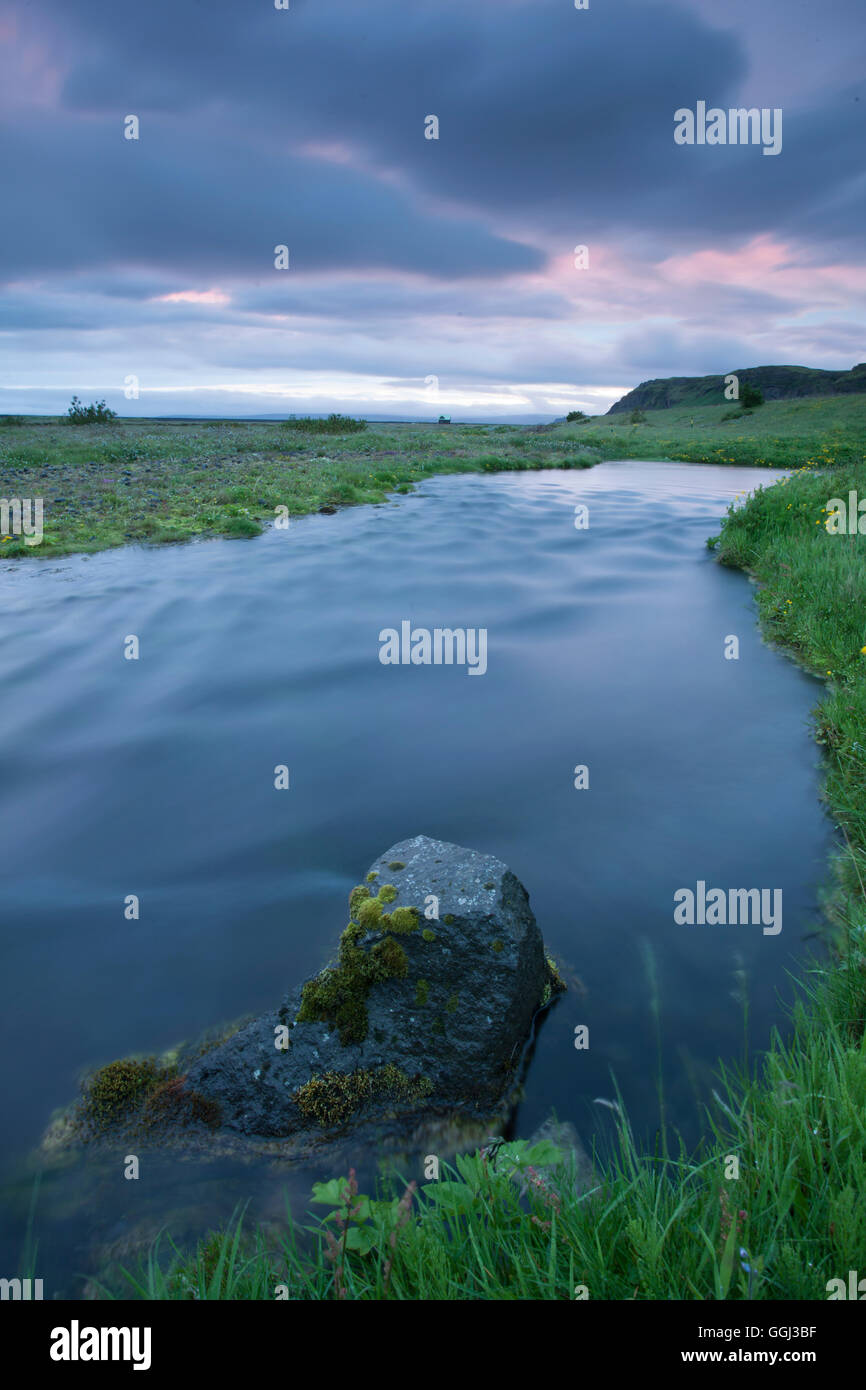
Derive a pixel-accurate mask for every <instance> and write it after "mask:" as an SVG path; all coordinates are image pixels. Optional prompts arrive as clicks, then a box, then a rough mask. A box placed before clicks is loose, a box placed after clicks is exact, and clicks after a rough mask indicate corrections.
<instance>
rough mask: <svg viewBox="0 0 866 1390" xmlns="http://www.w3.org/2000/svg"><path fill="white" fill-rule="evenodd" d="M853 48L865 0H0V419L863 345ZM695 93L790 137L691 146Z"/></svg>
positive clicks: (484, 392) (525, 390) (555, 407)
mask: <svg viewBox="0 0 866 1390" xmlns="http://www.w3.org/2000/svg"><path fill="white" fill-rule="evenodd" d="M277 3H280V4H282V3H286V4H287V7H286V8H282V9H277V8H276V4H277ZM864 58H866V11H864V8H863V0H821V3H820V4H818V3H816V0H724V3H722V2H721V0H719V2H718V3H716V0H669V2H668V0H588V7H587V8H586V9H580V10H578V9H576V8H575V6H574V3H573V0H436V3H435V4H433V3H430V2H429V0H365V2H364V3H359V0H146V2H145V3H139V4H123V5H121V4H118V3H117V0H74V2H73V3H70V0H18V2H17V3H12V4H9V3H6V0H0V79H2V80H0V125H2V129H0V181H2V182H0V186H2V188H3V190H4V193H5V197H4V209H3V216H2V218H0V411H2V412H8V413H45V414H52V413H55V414H56V413H60V412H62V411H64V410H65V408H66V407H67V406H68V404H69V401H70V399H71V397H72V395H73V394H75V395H78V396H80V397H81V398H82V399H83V400H84V401H90V400H96V399H105V400H106V401H107V402H108V404H109V405H111V406H112V407H113V408H114V409H116V410H118V411H119V413H121V414H123V415H145V416H147V415H227V416H238V415H257V414H280V415H285V414H306V413H308V412H312V413H321V412H328V411H332V410H336V411H340V412H344V413H349V414H355V415H374V416H375V415H378V416H384V417H389V418H400V417H410V418H421V419H427V418H432V419H436V418H437V417H438V415H439V414H440V413H442V414H446V415H451V416H452V418H454V419H478V420H507V419H533V418H537V419H550V418H554V417H557V416H561V415H563V414H565V413H566V411H567V410H569V409H574V408H578V409H583V410H586V411H589V412H590V413H597V412H600V411H604V410H607V409H608V407H609V406H610V405H611V404H612V403H613V401H615V400H616V399H618V398H619V397H620V396H622V395H623V394H624V393H625V392H626V391H628V390H630V389H631V388H632V387H633V386H635V385H637V384H638V383H639V382H640V381H643V380H646V379H648V378H652V377H665V376H672V375H677V376H690V375H702V374H705V373H711V372H718V373H724V372H727V371H733V370H735V369H736V368H744V367H749V366H758V365H764V364H770V363H796V364H801V365H805V366H812V367H827V368H833V369H837V370H838V369H845V368H848V367H851V366H852V365H854V364H855V363H856V362H860V361H862V360H864V359H866V347H864V339H863V332H862V322H863V312H862V311H863V304H864V298H866V256H864V246H863V221H864V218H863V209H864V193H866V175H864V157H863V151H864V149H866V139H864V136H866V130H864V118H866V79H864V73H866V62H864ZM699 102H705V103H706V106H707V108H721V109H722V110H724V111H727V110H728V109H729V108H731V107H757V108H759V109H767V110H769V111H773V110H777V109H778V110H780V111H781V112H782V118H781V119H782V125H781V130H782V137H783V138H782V148H781V150H780V152H779V153H778V154H776V155H765V154H764V152H763V148H762V146H761V145H760V144H698V143H695V144H678V143H677V142H676V141H675V140H674V130H675V112H676V111H677V110H679V109H689V110H693V111H696V110H697V104H698V103H699ZM130 116H133V117H136V118H137V123H138V129H137V136H138V138H137V139H131V138H127V136H128V135H129V134H130V133H131V131H132V130H133V125H132V123H130V121H129V119H128V118H129V117H130ZM433 116H435V117H436V119H437V121H438V131H437V132H436V133H437V134H438V138H428V137H429V136H430V135H431V134H432V133H433V131H434V126H433V124H432V123H431V121H430V119H429V118H430V117H433ZM278 247H286V248H287V252H286V253H284V254H283V256H282V261H283V262H285V261H288V265H287V267H286V268H279V267H278V264H277V261H278V260H279V259H280V256H279V253H278V252H277V248H278ZM577 247H585V248H586V250H585V251H584V252H581V253H578V254H576V248H577Z"/></svg>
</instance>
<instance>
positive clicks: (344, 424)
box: [284, 415, 367, 434]
mask: <svg viewBox="0 0 866 1390" xmlns="http://www.w3.org/2000/svg"><path fill="white" fill-rule="evenodd" d="M284 424H285V427H286V429H290V430H303V431H304V433H305V434H357V433H358V431H359V430H365V429H366V428H367V421H366V420H353V419H352V417H351V415H329V416H328V417H327V419H324V420H320V419H317V418H315V417H313V416H312V415H301V416H299V417H298V418H297V419H292V420H286V421H284Z"/></svg>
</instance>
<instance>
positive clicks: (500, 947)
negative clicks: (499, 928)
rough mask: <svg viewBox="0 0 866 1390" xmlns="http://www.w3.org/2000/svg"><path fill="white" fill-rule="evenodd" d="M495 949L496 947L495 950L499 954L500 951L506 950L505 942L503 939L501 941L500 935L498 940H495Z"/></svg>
mask: <svg viewBox="0 0 866 1390" xmlns="http://www.w3.org/2000/svg"><path fill="white" fill-rule="evenodd" d="M493 949H494V951H495V952H496V954H497V955H499V952H500V951H504V950H505V943H504V942H502V941H500V940H499V937H498V936H497V938H496V940H495V941H494V942H493Z"/></svg>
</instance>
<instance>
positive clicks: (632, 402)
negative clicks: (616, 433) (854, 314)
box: [607, 362, 866, 415]
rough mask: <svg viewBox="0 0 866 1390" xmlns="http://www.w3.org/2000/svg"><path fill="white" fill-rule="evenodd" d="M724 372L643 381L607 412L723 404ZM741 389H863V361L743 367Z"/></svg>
mask: <svg viewBox="0 0 866 1390" xmlns="http://www.w3.org/2000/svg"><path fill="white" fill-rule="evenodd" d="M725 375H726V374H725V373H723V374H722V375H720V376H669V377H656V378H655V379H654V380H652V381H642V382H641V384H640V386H636V387H635V388H634V390H633V391H629V393H628V395H626V396H623V397H622V398H621V399H620V400H618V401H616V402H615V403H614V404H613V405H612V406H611V408H610V410H609V411H608V412H607V413H608V415H618V414H619V413H620V412H621V411H624V410H666V409H667V408H668V407H669V406H673V405H722V404H724V400H725ZM734 375H735V376H737V377H738V378H739V382H740V389H741V390H742V388H743V386H744V385H746V384H748V385H749V386H757V387H758V388H759V389H760V390H761V391H763V393H764V399H765V400H767V401H785V400H793V399H795V398H796V397H798V396H839V395H842V394H844V393H847V392H849V391H866V362H859V363H858V364H857V366H856V367H852V368H851V370H850V371H840V372H832V371H825V370H824V369H823V368H822V367H743V368H742V369H741V370H739V371H737V372H735V373H734Z"/></svg>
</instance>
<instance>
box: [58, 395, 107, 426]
mask: <svg viewBox="0 0 866 1390" xmlns="http://www.w3.org/2000/svg"><path fill="white" fill-rule="evenodd" d="M66 416H67V421H66V422H67V424H69V425H102V424H105V423H106V421H108V420H116V419H117V411H116V410H110V409H109V408H108V406H107V405H106V404H105V401H94V402H91V404H90V405H82V404H81V401H80V400H79V399H78V397H77V396H73V397H72V404H71V405H70V407H69V409H68V410H67V412H66Z"/></svg>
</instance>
